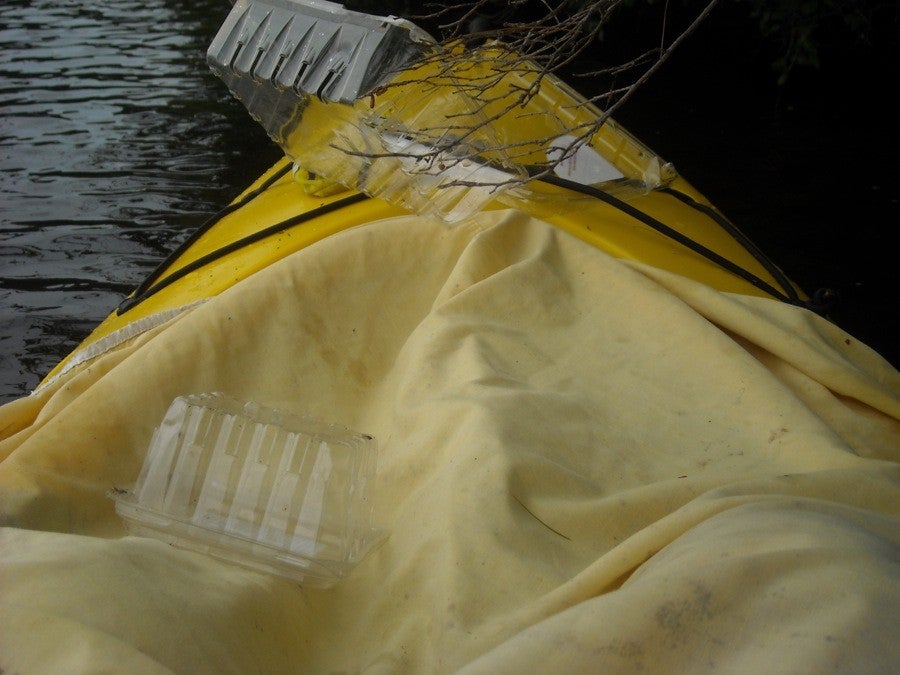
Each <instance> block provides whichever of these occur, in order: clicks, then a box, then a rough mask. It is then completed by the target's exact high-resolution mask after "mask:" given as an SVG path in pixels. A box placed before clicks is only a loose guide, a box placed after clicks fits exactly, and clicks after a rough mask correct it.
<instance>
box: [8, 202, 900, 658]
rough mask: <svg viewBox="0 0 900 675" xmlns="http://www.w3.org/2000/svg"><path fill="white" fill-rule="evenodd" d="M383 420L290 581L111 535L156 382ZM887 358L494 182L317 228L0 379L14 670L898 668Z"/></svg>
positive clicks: (162, 397)
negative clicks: (326, 549)
mask: <svg viewBox="0 0 900 675" xmlns="http://www.w3.org/2000/svg"><path fill="white" fill-rule="evenodd" d="M207 391H223V392H225V393H227V394H230V395H231V396H234V397H237V398H240V399H248V400H255V401H258V402H260V403H262V404H264V405H273V406H276V407H281V408H288V409H290V410H293V411H295V412H299V413H309V414H312V415H314V416H316V417H320V418H323V419H325V420H329V421H335V422H339V423H342V424H345V425H348V426H350V427H352V428H354V429H356V430H358V431H363V432H368V433H371V434H373V435H374V436H375V437H376V438H377V439H378V441H379V471H378V476H377V483H376V493H375V501H376V520H377V523H378V524H379V525H381V526H383V527H384V528H386V529H387V530H388V531H389V533H390V538H389V539H388V540H387V542H386V543H384V544H383V545H382V546H381V547H380V548H378V549H376V550H375V551H374V552H372V553H371V554H370V555H369V556H368V557H367V558H365V559H364V560H363V561H362V563H361V564H360V565H359V566H358V567H357V568H356V569H355V570H354V571H353V572H352V573H351V575H350V576H348V577H347V578H346V579H344V580H342V581H341V582H340V583H339V584H338V585H337V586H336V587H335V588H333V589H330V590H308V589H304V588H302V587H300V586H298V585H296V584H293V583H291V582H289V581H286V580H283V579H281V578H278V577H270V576H266V575H263V574H259V573H254V572H249V571H244V570H243V569H241V568H238V567H233V566H229V565H228V564H226V563H221V562H217V561H215V560H213V559H209V558H207V557H205V556H202V555H199V554H195V553H189V552H184V551H181V550H179V549H176V548H173V547H171V546H169V545H166V544H163V543H160V542H157V541H154V540H150V539H142V538H136V537H128V536H124V530H123V528H122V525H121V523H120V521H119V520H118V518H117V516H116V514H115V511H114V508H113V506H114V505H113V502H112V501H111V500H110V499H109V498H108V497H107V493H108V492H109V491H110V490H111V489H112V488H114V487H127V486H128V485H129V484H131V483H133V482H134V480H135V479H136V477H137V474H138V472H139V470H140V467H141V464H142V462H143V458H144V452H145V450H146V448H147V445H148V442H149V439H150V435H151V433H152V431H153V429H154V427H155V425H156V424H157V423H158V422H159V421H160V420H161V418H162V415H163V413H164V412H165V410H166V408H167V407H168V405H169V403H170V402H171V401H172V399H173V398H174V397H176V396H178V395H181V394H186V393H192V392H207ZM898 418H900V375H898V373H897V371H896V370H894V369H893V368H891V367H890V366H889V365H888V364H887V362H886V361H884V360H883V359H881V357H879V356H878V355H877V354H875V353H874V352H872V351H871V350H869V349H868V348H867V347H866V346H864V345H862V344H859V343H858V342H857V341H856V340H855V339H854V338H852V337H851V336H848V335H846V334H844V333H843V332H841V331H840V330H838V329H837V328H835V327H834V326H832V325H830V324H829V323H827V322H826V321H824V320H822V319H820V318H818V317H816V316H814V315H813V314H811V313H809V312H807V311H805V310H801V309H797V308H793V307H789V306H786V305H783V304H780V303H778V302H775V301H770V300H763V299H755V298H748V297H740V296H733V295H726V294H722V293H719V292H716V291H714V290H711V289H709V288H707V287H704V286H701V285H699V284H697V283H695V282H692V281H689V280H686V279H683V278H680V277H677V276H674V275H672V274H669V273H665V272H661V271H659V270H655V269H651V268H647V267H645V266H641V265H639V264H634V263H624V262H622V261H620V260H616V259H613V258H611V257H609V256H608V255H606V254H604V253H603V252H601V251H599V250H596V249H594V248H592V247H590V246H588V245H586V244H584V243H583V242H581V241H579V240H576V239H574V238H572V237H570V236H568V235H566V234H564V233H562V232H560V231H558V230H555V229H554V228H553V227H551V226H549V225H547V224H545V223H542V222H539V221H536V220H533V219H530V218H528V217H527V216H524V215H522V214H520V213H516V212H494V213H489V214H484V215H482V216H480V217H479V219H477V220H475V221H472V222H467V223H465V224H462V225H459V226H456V227H453V228H448V227H446V226H443V225H440V224H438V223H432V222H429V221H423V220H421V219H417V218H414V217H409V218H398V219H393V220H388V221H381V222H376V223H372V224H370V225H366V226H363V227H360V228H357V229H353V230H350V231H347V232H344V233H342V234H339V235H335V236H333V237H330V238H328V239H326V240H324V241H322V242H320V243H318V244H315V245H313V246H311V247H309V248H308V249H305V250H303V251H301V252H299V253H297V254H294V255H292V256H291V257H289V258H287V259H285V260H283V261H282V262H280V263H278V264H276V265H274V266H272V267H271V268H269V269H266V270H264V271H263V272H261V273H259V274H257V275H255V276H253V277H251V278H250V279H248V280H246V281H244V282H242V283H240V284H239V285H237V286H235V287H234V288H232V289H230V290H229V291H227V292H225V293H223V294H222V295H220V296H219V297H216V298H214V299H212V300H210V301H208V302H206V303H205V304H201V305H199V306H196V307H194V308H193V309H190V310H189V311H186V312H185V313H184V314H182V315H181V316H179V317H178V318H175V319H173V320H171V321H169V322H168V323H166V324H165V325H163V326H160V327H158V328H155V329H153V330H151V331H150V332H148V333H146V334H144V335H142V336H140V337H138V338H136V339H134V340H132V341H130V342H128V343H126V344H124V345H122V346H121V347H119V348H117V349H116V350H114V351H111V352H109V353H108V354H106V355H104V356H100V357H98V358H96V359H95V360H93V361H91V362H90V363H88V364H86V365H85V366H82V367H81V368H79V369H76V371H74V372H73V373H71V374H69V375H67V376H64V377H63V378H61V379H60V380H58V381H57V382H55V383H53V384H51V385H50V386H47V387H45V388H44V389H42V390H39V391H38V392H37V393H36V394H34V395H32V396H31V397H28V398H25V399H22V400H19V401H15V402H13V403H11V404H8V405H6V406H4V407H3V408H0V429H3V432H2V434H3V436H4V438H5V440H3V441H2V444H0V458H2V463H0V495H2V511H3V520H4V523H5V525H7V527H6V528H5V529H4V530H3V534H2V540H0V558H2V561H0V596H2V597H0V622H2V625H0V668H2V670H3V672H6V673H78V672H123V673H140V672H169V671H173V672H177V673H185V674H198V673H232V672H233V673H267V674H268V673H326V672H352V673H356V672H366V673H419V672H421V673H445V672H451V671H459V670H461V671H464V672H467V673H469V672H471V673H500V672H502V673H523V672H535V673H546V672H554V673H573V672H585V671H590V672H602V673H615V672H635V671H638V670H644V671H648V672H679V673H681V672H694V673H696V672H715V673H721V672H749V673H779V672H852V673H861V672H884V673H887V672H898V670H900V649H898V644H900V640H898V638H900V634H898V625H900V624H898V618H900V614H898V608H900V566H898V539H900V528H898V517H897V512H898V508H900V500H898V495H900V492H898V480H897V478H898V465H897V463H896V462H897V460H898V456H900V424H898Z"/></svg>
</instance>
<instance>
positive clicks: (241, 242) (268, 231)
mask: <svg viewBox="0 0 900 675" xmlns="http://www.w3.org/2000/svg"><path fill="white" fill-rule="evenodd" d="M366 199H369V196H368V195H366V194H363V193H355V194H352V195H350V196H348V197H344V198H342V199H338V200H337V201H334V202H331V203H330V204H325V205H324V206H320V207H319V208H317V209H312V210H311V211H306V212H305V213H301V214H299V215H296V216H292V217H291V218H287V219H286V220H282V221H281V222H279V223H275V224H274V225H270V226H269V227H266V228H264V229H262V230H259V231H258V232H254V233H253V234H250V235H247V236H246V237H243V238H241V239H237V240H235V241H233V242H231V243H230V244H226V245H225V246H222V247H220V248H217V249H216V250H215V251H211V252H209V253H207V254H206V255H204V256H201V257H200V258H197V259H196V260H194V261H193V262H191V263H188V264H187V265H185V266H184V267H182V268H180V269H178V270H176V271H174V272H172V274H170V275H169V276H167V277H165V278H164V279H162V280H161V281H159V282H157V283H155V284H152V285H151V284H147V283H146V282H145V283H144V284H142V285H141V289H140V292H137V291H135V293H134V294H132V295H131V296H129V297H127V298H125V300H124V301H123V302H122V303H121V304H120V305H119V307H118V308H117V309H116V314H119V315H121V314H124V313H125V312H127V311H128V310H130V309H133V308H134V307H136V306H137V305H139V304H140V303H141V302H143V301H144V300H146V299H147V298H149V297H150V296H152V295H155V294H156V293H158V292H159V291H161V290H162V289H164V288H165V287H166V286H169V285H170V284H172V283H174V282H175V281H177V280H178V279H181V278H182V277H185V276H187V275H188V274H190V273H191V272H193V271H195V270H198V269H200V268H201V267H203V266H204V265H208V264H209V263H211V262H214V261H216V260H218V259H219V258H222V257H224V256H226V255H228V254H229V253H233V252H235V251H239V250H240V249H242V248H244V247H245V246H249V245H250V244H255V243H256V242H258V241H260V240H262V239H265V238H266V237H269V236H271V235H273V234H278V233H279V232H283V231H284V230H287V229H289V228H291V227H294V226H295V225H300V224H302V223H305V222H307V221H309V220H312V219H313V218H318V217H319V216H324V215H326V214H329V213H332V212H333V211H337V210H339V209H342V208H344V207H345V206H350V205H351V204H356V203H358V202H361V201H364V200H366ZM196 238H197V237H196V236H194V237H192V238H191V240H196ZM191 240H189V241H191ZM187 245H188V243H187V242H186V243H185V244H183V245H182V246H181V247H179V249H178V250H177V251H175V252H174V253H173V254H172V255H170V256H169V258H171V259H175V258H177V257H178V256H179V255H180V254H181V252H182V251H183V250H184V248H185V247H186V246H187ZM162 267H165V265H163V266H162ZM156 276H157V277H158V276H159V275H158V274H157V275H156Z"/></svg>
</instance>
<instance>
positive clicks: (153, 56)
mask: <svg viewBox="0 0 900 675" xmlns="http://www.w3.org/2000/svg"><path fill="white" fill-rule="evenodd" d="M229 8H230V5H229V3H227V2H222V0H200V1H198V2H194V3H173V2H169V1H167V0H141V1H137V0H96V1H95V2H92V3H90V4H89V5H85V4H84V3H83V2H81V0H5V1H4V2H3V3H2V4H0V109H2V110H3V114H2V116H0V403H2V402H3V401H5V400H9V399H10V398H13V397H16V396H20V395H22V394H23V393H27V391H29V390H30V389H31V388H33V387H34V386H35V385H36V384H37V382H38V381H39V380H40V378H42V377H43V376H44V375H45V374H46V372H47V371H48V370H49V369H50V368H51V367H52V366H53V365H54V364H55V363H56V362H57V361H58V360H59V359H60V358H61V357H63V356H65V355H66V354H67V353H68V352H69V351H71V349H72V348H73V347H74V346H75V345H76V344H77V342H78V341H79V340H81V339H82V338H83V337H84V335H85V334H86V333H87V332H88V331H89V330H90V329H91V328H93V326H94V325H96V323H97V322H99V321H100V320H101V319H102V318H103V317H104V316H106V314H107V313H108V312H109V311H110V310H111V309H112V308H113V307H114V306H115V305H116V304H118V302H119V300H121V297H122V296H123V295H124V294H127V293H128V292H129V290H130V289H131V288H133V287H134V286H135V285H136V284H137V283H139V282H140V281H141V279H142V278H143V276H144V275H145V274H146V273H147V272H148V271H149V270H151V269H152V268H153V267H154V266H155V265H156V264H157V262H158V261H159V260H160V259H161V258H162V257H163V256H164V255H165V254H166V253H167V252H168V251H170V250H171V249H172V248H174V247H175V246H176V245H177V244H178V243H179V242H180V241H182V240H183V239H184V238H185V237H186V236H187V234H188V233H189V232H190V231H191V230H192V229H193V228H194V227H196V226H197V225H198V224H199V223H200V222H202V220H203V219H205V217H206V216H207V215H208V214H210V213H212V212H215V211H216V210H218V209H219V208H220V207H221V206H222V205H223V204H226V203H227V202H228V201H230V200H231V199H232V198H233V197H234V196H235V195H236V194H237V192H239V191H240V190H241V189H242V188H243V187H245V186H246V184H247V183H248V182H249V180H250V179H251V178H252V177H254V176H256V175H257V174H258V173H259V172H260V171H262V169H263V168H264V167H265V166H266V165H268V164H269V163H270V162H271V161H273V160H274V159H275V158H276V157H277V156H278V151H277V148H275V147H274V145H273V144H271V143H270V142H269V141H268V139H267V138H266V137H265V135H264V133H263V132H262V130H261V129H259V128H258V127H257V125H256V124H255V123H253V122H252V120H250V119H249V116H248V115H247V114H246V112H245V111H244V109H243V108H242V107H241V106H240V105H239V104H238V103H237V102H235V101H234V100H232V98H231V96H230V95H229V94H228V92H227V90H226V88H225V86H224V85H223V84H221V83H220V82H219V81H218V80H216V78H215V77H213V76H212V74H211V73H210V72H209V69H208V68H207V66H206V62H205V51H206V47H207V46H208V44H209V42H210V41H211V40H212V37H213V35H214V34H215V32H216V30H217V28H218V26H219V24H220V23H221V21H222V20H223V19H224V17H225V15H226V14H227V12H228V10H229Z"/></svg>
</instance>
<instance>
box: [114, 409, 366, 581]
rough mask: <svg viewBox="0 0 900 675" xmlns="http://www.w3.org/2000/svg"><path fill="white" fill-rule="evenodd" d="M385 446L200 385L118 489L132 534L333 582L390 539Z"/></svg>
mask: <svg viewBox="0 0 900 675" xmlns="http://www.w3.org/2000/svg"><path fill="white" fill-rule="evenodd" d="M376 451H377V444H376V442H375V439H374V438H372V437H371V436H369V435H367V434H361V433H356V432H354V431H352V430H350V429H347V428H346V427H341V426H338V425H335V424H325V423H322V422H319V421H317V420H314V419H311V418H307V417H301V416H298V415H294V414H291V413H287V412H284V411H281V410H276V409H272V408H265V407H262V406H260V405H258V404H256V403H252V402H251V403H241V402H239V401H236V400H234V399H232V398H229V397H227V396H225V395H223V394H220V393H213V394H194V395H190V396H184V397H179V398H176V399H175V400H174V401H173V402H172V404H171V406H170V407H169V410H168V412H167V413H166V415H165V418H164V419H163V421H162V423H161V424H160V425H159V427H157V429H156V432H155V433H154V435H153V438H152V440H151V443H150V448H149V450H148V452H147V457H146V459H145V461H144V466H143V469H142V470H141V474H140V477H139V478H138V481H137V484H136V485H135V487H134V489H133V491H129V492H126V493H121V492H117V493H116V494H113V495H110V496H111V497H112V498H113V499H115V500H116V512H117V513H118V514H119V515H120V516H121V517H122V518H123V519H124V521H125V525H126V528H127V529H128V531H129V532H130V533H132V534H136V535H141V536H148V537H153V538H156V539H161V540H163V541H166V542H168V543H171V544H174V545H176V546H179V547H182V548H186V549H190V550H193V551H198V552H201V553H206V554H209V555H213V556H215V557H217V558H221V559H223V560H226V561H229V562H232V563H236V564H239V565H243V566H245V567H249V568H251V569H255V570H259V571H264V572H270V573H274V574H278V575H281V576H284V577H287V578H290V579H293V580H295V581H298V582H300V583H302V584H303V585H306V586H312V587H319V588H327V587H329V586H332V585H334V584H335V583H337V581H339V580H340V579H341V578H342V577H344V576H346V575H347V574H348V573H349V572H350V570H351V569H352V568H353V567H354V566H355V565H356V563H357V562H359V560H361V559H362V557H363V556H364V555H365V554H366V553H367V552H368V550H370V548H371V547H372V546H373V545H374V544H375V543H377V542H378V540H379V539H381V538H382V535H381V533H380V532H379V531H378V530H377V529H375V528H373V526H372V515H373V502H372V499H371V495H370V492H371V486H372V482H373V479H374V475H375V461H376Z"/></svg>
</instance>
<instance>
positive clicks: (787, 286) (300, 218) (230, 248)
mask: <svg viewBox="0 0 900 675" xmlns="http://www.w3.org/2000/svg"><path fill="white" fill-rule="evenodd" d="M290 169H291V164H286V165H285V166H284V167H283V168H281V169H279V170H278V171H276V172H275V173H274V174H273V175H272V176H270V177H269V178H268V179H266V181H265V182H264V183H262V184H261V185H260V186H259V187H258V188H256V189H254V190H252V191H250V192H248V193H247V194H245V195H244V196H243V197H242V198H241V199H239V200H238V201H236V202H234V203H232V204H229V205H228V206H226V207H225V208H224V209H221V210H220V211H219V212H218V213H216V214H215V215H213V216H211V217H210V218H208V219H207V220H206V221H204V223H203V224H202V225H200V227H198V228H197V230H195V231H194V232H193V233H192V234H191V236H190V237H188V239H187V240H186V241H185V242H184V243H182V244H181V245H180V246H179V247H178V248H177V249H175V250H174V251H172V252H171V253H170V254H169V255H168V256H166V258H165V259H164V260H163V261H162V262H161V263H160V264H159V265H158V266H157V267H156V269H154V270H153V272H152V273H151V274H150V275H149V276H148V277H147V278H146V279H145V280H144V281H143V282H142V283H141V285H140V286H138V287H137V289H135V291H134V292H133V293H132V294H131V295H129V296H128V297H127V298H125V300H123V301H122V302H121V303H120V304H119V306H118V308H117V309H116V313H117V314H119V315H121V314H123V313H125V312H127V311H128V310H130V309H133V308H134V307H136V306H137V305H139V304H140V303H141V302H143V301H144V300H146V299H147V298H149V297H151V296H152V295H154V294H156V293H157V292H159V291H160V290H162V289H163V288H165V287H167V286H169V285H170V284H172V283H173V282H175V281H177V280H178V279H181V278H183V277H184V276H186V275H188V274H189V273H191V272H193V271H195V270H197V269H199V268H201V267H203V266H204V265H207V264H209V263H211V262H214V261H215V260H218V259H219V258H221V257H223V256H225V255H228V254H229V253H233V252H234V251H237V250H239V249H241V248H243V247H244V246H248V245H250V244H253V243H256V242H257V241H260V240H261V239H264V238H266V237H268V236H270V235H273V234H277V233H279V232H282V231H284V230H286V229H288V228H290V227H293V226H295V225H299V224H301V223H304V222H306V221H308V220H311V219H313V218H317V217H319V216H322V215H326V214H328V213H331V212H332V211H335V210H338V209H340V208H343V207H344V206H350V205H351V204H356V203H358V202H360V201H363V200H365V199H368V198H369V197H368V196H367V195H365V194H362V193H355V194H353V195H350V196H348V197H344V198H343V199H339V200H337V201H334V202H332V203H330V204H326V205H325V206H321V207H319V208H317V209H313V210H311V211H307V212H305V213H302V214H299V215H297V216H293V217H291V218H288V219H286V220H283V221H281V222H279V223H276V224H274V225H271V226H270V227H267V228H265V229H263V230H260V231H258V232H255V233H253V234H251V235H248V236H246V237H244V238H242V239H238V240H236V241H234V242H232V243H230V244H227V245H226V246H223V247H221V248H218V249H216V250H215V251H212V252H210V253H208V254H206V255H205V256H202V257H201V258H198V259H197V260H195V261H193V262H192V263H189V264H188V265H185V266H184V267H182V268H181V269H179V270H177V271H176V272H173V273H172V274H170V275H169V276H167V277H166V278H165V279H163V280H162V281H160V282H159V283H155V282H156V281H157V280H158V279H159V277H160V276H161V275H162V274H163V273H164V272H165V271H166V269H168V268H169V267H170V266H171V265H172V264H173V263H174V262H175V261H176V260H177V259H178V258H179V257H180V256H181V255H182V254H183V253H184V252H185V250H187V249H188V248H189V247H190V246H191V245H192V244H193V243H194V242H195V241H197V239H199V238H200V237H201V236H202V235H203V234H205V233H206V232H207V231H208V230H209V229H210V228H212V227H213V226H214V225H215V224H216V223H218V222H219V221H220V220H221V219H222V218H224V217H225V216H227V215H229V214H230V213H233V212H234V211H237V210H238V209H240V208H242V207H243V206H245V205H247V204H248V203H250V202H251V201H252V200H253V199H255V198H256V197H257V196H259V195H260V194H262V193H263V192H265V191H266V190H268V189H269V188H270V187H271V186H272V185H274V184H275V183H276V182H277V181H278V180H279V179H281V178H282V177H283V176H285V175H286V174H287V173H288V172H289V171H290ZM537 180H539V181H541V182H544V183H547V184H550V185H556V186H558V187H562V188H565V189H568V190H572V191H574V192H579V193H581V194H585V195H588V196H590V197H594V198H595V199H599V200H600V201H602V202H605V203H606V204H609V205H610V206H612V207H613V208H615V209H617V210H619V211H621V212H622V213H624V214H626V215H628V216H631V217H632V218H634V219H636V220H638V221H639V222H641V223H643V224H644V225H647V226H648V227H650V228H652V229H654V230H656V231H657V232H659V233H660V234H662V235H664V236H666V237H668V238H670V239H672V240H674V241H676V242H678V243H680V244H682V245H683V246H685V247H686V248H688V249H690V250H692V251H694V252H695V253H697V254H699V255H701V256H703V257H704V258H706V259H707V260H710V261H711V262H714V263H715V264H717V265H719V266H720V267H722V268H723V269H725V270H727V271H729V272H731V273H732V274H735V275H736V276H738V277H740V278H742V279H744V280H745V281H747V282H749V283H750V284H752V285H753V286H755V287H756V288H758V289H760V290H762V291H764V292H765V293H767V294H769V295H771V296H772V297H774V298H777V299H779V300H781V301H783V302H787V303H790V304H793V305H800V306H804V307H810V306H811V305H812V304H815V303H807V302H804V301H803V300H801V299H800V297H799V296H798V294H797V291H796V289H795V288H794V285H793V284H792V283H791V282H790V280H789V279H788V278H787V277H786V275H785V274H784V273H783V272H782V271H781V270H780V269H779V268H778V267H777V266H776V265H775V264H774V263H773V262H772V261H771V260H770V259H769V258H768V257H767V256H766V255H765V254H764V253H763V252H762V251H761V250H760V249H759V248H758V247H757V246H756V245H755V244H754V243H753V242H752V241H751V240H750V239H749V238H747V236H746V235H744V233H743V232H741V231H740V230H739V229H738V228H737V227H735V226H734V225H733V224H732V223H731V222H730V221H728V219H727V218H725V217H724V216H722V215H721V214H720V213H719V212H718V211H716V210H715V209H713V208H710V207H708V206H706V205H705V204H701V203H700V202H697V201H696V200H695V199H693V198H692V197H690V196H689V195H686V194H684V193H683V192H679V191H678V190H674V189H672V188H658V191H659V192H661V193H663V194H668V195H670V196H672V197H675V198H676V199H678V200H679V201H681V202H682V203H684V204H686V205H687V206H690V207H691V208H693V209H695V210H697V211H700V212H701V213H703V214H705V215H706V216H708V217H710V218H712V219H713V220H715V221H716V223H717V224H718V225H719V226H720V227H722V228H723V229H724V230H725V231H726V232H728V233H729V234H730V235H731V236H732V237H734V239H735V240H736V241H737V242H738V243H739V244H741V245H742V246H743V247H744V248H745V249H746V250H747V252H748V253H750V255H751V256H753V258H754V259H755V260H756V261H757V262H759V263H760V265H762V266H763V267H764V268H765V269H766V271H768V272H769V273H770V274H771V275H772V277H773V278H774V279H775V280H776V281H777V282H778V283H779V285H780V286H781V287H782V289H783V291H779V290H778V289H776V288H775V287H774V286H772V285H771V284H769V283H767V282H766V281H764V280H763V279H760V278H759V277H758V276H756V275H755V274H753V273H752V272H749V271H748V270H745V269H744V268H743V267H741V266H740V265H737V264H736V263H734V262H732V261H731V260H728V259H727V258H725V257H723V256H721V255H719V254H718V253H716V252H715V251H713V250H711V249H709V248H707V247H705V246H703V245H702V244H700V243H698V242H696V241H694V240H693V239H691V238H690V237H687V236H685V235H683V234H682V233H680V232H678V231H677V230H675V229H673V228H671V227H669V226H668V225H666V224H665V223H663V222H661V221H659V220H657V219H656V218H654V217H653V216H650V215H649V214H646V213H644V212H643V211H640V210H638V209H636V208H634V207H633V206H631V205H630V204H628V203H626V202H624V201H622V200H621V199H618V198H617V197H614V196H612V195H611V194H609V193H607V192H603V191H602V190H598V189H597V188H595V187H592V186H590V185H583V184H581V183H577V182H575V181H570V180H566V179H565V178H560V177H558V176H553V175H543V176H540V177H539V178H537Z"/></svg>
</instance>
